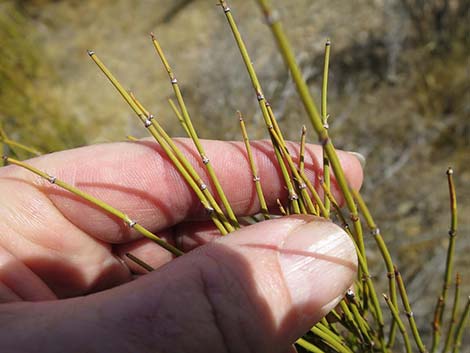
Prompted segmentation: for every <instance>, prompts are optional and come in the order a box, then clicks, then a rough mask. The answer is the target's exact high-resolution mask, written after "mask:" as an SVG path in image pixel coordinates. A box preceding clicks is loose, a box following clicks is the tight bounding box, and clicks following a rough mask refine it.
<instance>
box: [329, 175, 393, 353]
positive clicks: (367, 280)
mask: <svg viewBox="0 0 470 353" xmlns="http://www.w3.org/2000/svg"><path fill="white" fill-rule="evenodd" d="M321 185H322V187H323V191H324V192H325V193H326V195H327V196H328V198H329V199H330V202H331V205H333V207H334V209H335V211H336V213H337V215H338V217H339V218H340V220H341V222H342V225H343V228H344V230H345V231H346V233H347V234H348V235H349V236H350V237H351V239H353V238H354V237H353V235H352V234H351V230H350V227H349V225H348V223H347V221H346V217H344V215H343V212H342V211H341V208H340V207H339V205H338V203H337V202H336V200H335V198H334V196H333V194H332V193H331V192H330V190H328V189H327V188H326V185H325V183H324V182H323V183H322V184H321ZM354 246H355V247H356V251H357V259H358V262H359V269H360V270H362V271H363V275H362V278H361V280H362V281H363V282H364V286H363V288H366V287H367V288H368V293H367V295H368V296H369V297H370V299H371V300H372V306H373V308H374V311H373V312H374V314H375V318H376V320H377V323H378V325H379V340H380V344H381V349H382V351H383V352H386V351H387V348H386V346H385V343H384V341H383V339H384V332H383V331H384V320H383V313H382V310H381V308H380V303H379V300H378V298H377V292H376V290H375V287H374V283H373V282H372V279H371V276H370V274H369V269H368V268H367V266H366V262H367V260H366V258H365V257H364V256H363V255H362V254H361V253H360V251H359V246H358V244H357V243H356V242H354Z"/></svg>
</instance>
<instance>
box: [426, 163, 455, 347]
mask: <svg viewBox="0 0 470 353" xmlns="http://www.w3.org/2000/svg"><path fill="white" fill-rule="evenodd" d="M446 174H447V183H448V185H449V201H450V229H449V246H448V247H447V256H446V269H445V272H444V279H443V284H442V290H441V294H440V296H439V298H438V300H437V304H436V308H435V310H434V322H433V337H432V347H431V353H434V352H435V351H436V350H437V347H438V346H439V342H440V338H441V332H440V331H441V330H440V326H441V323H442V317H443V314H444V310H445V305H446V300H447V292H448V289H449V287H450V282H451V279H452V271H453V263H454V252H455V240H456V237H457V196H456V192H455V185H454V179H453V174H454V170H453V169H452V168H451V167H449V168H448V169H447V172H446Z"/></svg>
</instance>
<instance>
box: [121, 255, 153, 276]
mask: <svg viewBox="0 0 470 353" xmlns="http://www.w3.org/2000/svg"><path fill="white" fill-rule="evenodd" d="M126 256H127V257H128V258H129V259H130V260H132V261H133V262H135V263H136V264H137V265H139V266H140V267H142V268H143V269H145V270H147V271H148V272H152V271H154V270H155V269H154V268H153V267H152V266H150V265H149V264H148V263H146V262H145V261H144V260H141V259H139V258H138V257H137V256H134V255H132V254H131V253H126Z"/></svg>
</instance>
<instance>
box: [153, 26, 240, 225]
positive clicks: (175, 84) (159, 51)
mask: <svg viewBox="0 0 470 353" xmlns="http://www.w3.org/2000/svg"><path fill="white" fill-rule="evenodd" d="M152 42H153V45H154V47H155V50H156V51H157V54H158V56H159V57H160V59H161V61H162V64H163V66H164V67H165V70H166V71H167V73H168V77H169V78H170V81H171V85H172V87H173V91H174V93H175V95H176V100H177V101H178V104H179V106H180V109H181V113H182V115H183V120H184V122H185V124H186V127H187V128H188V130H189V133H190V137H191V138H192V140H193V142H194V145H195V146H196V149H197V151H198V152H199V154H200V156H201V160H202V162H203V164H204V165H205V166H206V169H207V172H208V173H209V178H210V179H211V181H212V183H213V184H214V187H215V189H216V191H217V195H219V197H220V200H221V201H222V204H223V205H224V207H225V210H226V212H227V216H228V219H229V221H230V223H231V224H232V226H233V227H235V228H240V224H239V223H238V220H237V217H236V216H235V213H234V212H233V210H232V207H231V206H230V203H229V201H228V199H227V197H226V196H225V193H224V190H223V189H222V186H221V185H220V182H219V179H218V178H217V175H216V173H215V170H214V168H213V167H212V164H211V162H210V159H209V158H208V156H207V154H206V152H205V150H204V148H203V147H202V144H201V142H200V141H199V137H198V135H197V133H196V130H195V129H194V126H193V124H192V121H191V117H190V116H189V112H188V109H187V108H186V103H185V102H184V99H183V95H182V93H181V90H180V88H179V85H178V80H177V79H176V76H175V74H174V73H173V71H172V69H171V67H170V64H169V63H168V61H167V59H166V57H165V54H164V53H163V50H162V48H161V46H160V43H158V41H157V38H156V37H155V35H154V34H153V33H152Z"/></svg>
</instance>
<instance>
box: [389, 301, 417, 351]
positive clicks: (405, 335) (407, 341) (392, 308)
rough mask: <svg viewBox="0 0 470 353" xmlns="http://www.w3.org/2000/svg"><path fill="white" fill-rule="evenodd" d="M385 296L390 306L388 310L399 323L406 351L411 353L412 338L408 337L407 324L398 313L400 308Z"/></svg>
mask: <svg viewBox="0 0 470 353" xmlns="http://www.w3.org/2000/svg"><path fill="white" fill-rule="evenodd" d="M382 295H383V296H384V299H385V302H386V303H387V305H388V308H389V309H390V312H391V313H392V316H393V318H394V320H395V322H396V323H397V326H398V329H399V330H400V332H401V334H402V336H403V343H404V344H405V349H406V352H407V353H411V343H410V338H409V337H408V332H407V331H406V328H405V324H404V323H403V321H402V320H401V318H400V314H399V313H398V308H397V307H396V306H395V305H393V303H392V301H391V300H390V298H389V297H388V296H387V295H386V294H382Z"/></svg>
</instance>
